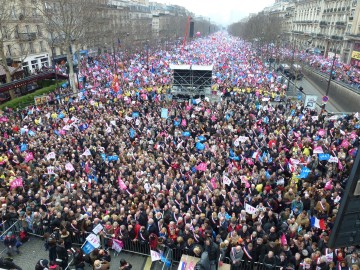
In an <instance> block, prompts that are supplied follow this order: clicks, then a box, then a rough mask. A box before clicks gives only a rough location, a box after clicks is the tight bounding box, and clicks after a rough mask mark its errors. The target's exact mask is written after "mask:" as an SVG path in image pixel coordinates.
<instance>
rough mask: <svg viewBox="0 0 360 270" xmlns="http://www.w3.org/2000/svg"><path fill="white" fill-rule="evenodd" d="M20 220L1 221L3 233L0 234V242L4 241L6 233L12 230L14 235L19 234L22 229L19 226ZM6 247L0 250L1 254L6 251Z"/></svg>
mask: <svg viewBox="0 0 360 270" xmlns="http://www.w3.org/2000/svg"><path fill="white" fill-rule="evenodd" d="M19 224H20V222H19V220H7V221H5V222H3V223H1V229H2V231H1V235H0V242H3V241H4V239H5V237H6V235H7V234H8V233H9V232H12V233H13V234H14V235H17V234H18V233H19V231H20V228H21V227H20V226H19ZM5 251H6V248H4V249H3V250H1V251H0V256H1V255H2V254H3V253H5Z"/></svg>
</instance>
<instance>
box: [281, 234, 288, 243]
mask: <svg viewBox="0 0 360 270" xmlns="http://www.w3.org/2000/svg"><path fill="white" fill-rule="evenodd" d="M281 245H282V246H285V245H287V240H286V236H285V234H284V233H283V234H282V235H281Z"/></svg>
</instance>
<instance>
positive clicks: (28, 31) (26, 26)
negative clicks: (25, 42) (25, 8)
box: [25, 25, 30, 33]
mask: <svg viewBox="0 0 360 270" xmlns="http://www.w3.org/2000/svg"><path fill="white" fill-rule="evenodd" d="M25 29H26V33H30V26H28V25H25Z"/></svg>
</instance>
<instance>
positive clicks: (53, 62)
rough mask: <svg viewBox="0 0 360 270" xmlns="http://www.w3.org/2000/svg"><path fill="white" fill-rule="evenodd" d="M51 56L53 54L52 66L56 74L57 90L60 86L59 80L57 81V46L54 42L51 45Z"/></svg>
mask: <svg viewBox="0 0 360 270" xmlns="http://www.w3.org/2000/svg"><path fill="white" fill-rule="evenodd" d="M51 54H52V66H53V69H54V72H55V84H56V88H57V85H58V80H57V70H56V63H55V46H54V41H53V42H52V44H51Z"/></svg>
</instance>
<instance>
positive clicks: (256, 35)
mask: <svg viewBox="0 0 360 270" xmlns="http://www.w3.org/2000/svg"><path fill="white" fill-rule="evenodd" d="M228 31H229V33H230V34H232V35H234V36H239V37H241V38H243V39H244V40H248V41H253V40H254V39H257V40H261V41H262V42H264V43H271V42H275V41H276V39H277V37H278V36H279V35H280V34H281V32H282V18H281V17H278V16H275V15H271V14H266V13H263V12H261V13H258V14H257V15H255V16H252V17H250V18H249V19H248V20H246V21H240V22H236V23H233V24H231V25H230V26H229V27H228Z"/></svg>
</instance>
